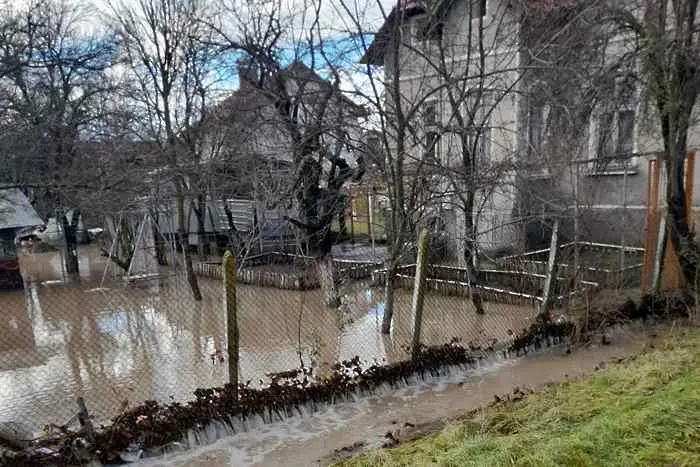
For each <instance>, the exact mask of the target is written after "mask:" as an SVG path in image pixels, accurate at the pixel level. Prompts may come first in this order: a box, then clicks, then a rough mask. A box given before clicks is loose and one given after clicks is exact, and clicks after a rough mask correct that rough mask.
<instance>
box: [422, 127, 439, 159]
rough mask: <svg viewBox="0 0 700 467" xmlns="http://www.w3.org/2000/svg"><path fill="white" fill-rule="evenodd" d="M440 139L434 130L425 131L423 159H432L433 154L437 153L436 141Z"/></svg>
mask: <svg viewBox="0 0 700 467" xmlns="http://www.w3.org/2000/svg"><path fill="white" fill-rule="evenodd" d="M439 140H440V136H439V135H438V133H437V132H436V131H426V132H425V152H424V158H425V159H434V158H435V154H436V153H439V151H438V143H439Z"/></svg>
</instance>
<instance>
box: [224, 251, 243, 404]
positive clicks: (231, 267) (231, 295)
mask: <svg viewBox="0 0 700 467" xmlns="http://www.w3.org/2000/svg"><path fill="white" fill-rule="evenodd" d="M222 269H223V276H224V281H223V282H224V309H225V310H226V339H227V342H228V379H229V383H231V384H232V385H233V388H234V396H235V398H236V399H238V360H239V336H238V309H237V306H236V257H235V256H233V254H232V253H231V252H230V251H227V252H226V253H225V254H224V261H223V267H222Z"/></svg>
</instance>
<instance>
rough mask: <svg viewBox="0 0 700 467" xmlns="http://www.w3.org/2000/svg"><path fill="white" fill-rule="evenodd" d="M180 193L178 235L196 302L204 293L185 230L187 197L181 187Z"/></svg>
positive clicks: (177, 201)
mask: <svg viewBox="0 0 700 467" xmlns="http://www.w3.org/2000/svg"><path fill="white" fill-rule="evenodd" d="M178 191H180V193H178V194H177V195H176V204H177V233H178V238H179V240H180V247H181V248H182V252H183V254H184V257H185V275H186V277H187V282H188V283H189V284H190V289H192V297H193V298H194V299H195V301H200V300H202V292H201V291H200V290H199V283H198V282H197V276H196V275H195V274H194V267H193V266H192V254H191V253H190V249H189V242H188V239H187V232H186V230H185V197H184V195H183V194H182V192H181V188H180V187H178Z"/></svg>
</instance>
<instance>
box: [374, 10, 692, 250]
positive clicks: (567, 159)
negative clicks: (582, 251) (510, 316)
mask: <svg viewBox="0 0 700 467" xmlns="http://www.w3.org/2000/svg"><path fill="white" fill-rule="evenodd" d="M590 3H591V2H585V1H578V0H550V1H543V0H519V1H518V0H432V1H429V0H425V1H419V0H400V1H399V2H398V3H397V5H396V6H395V8H394V9H393V10H392V12H391V13H390V14H389V15H388V16H387V19H386V21H385V23H384V24H383V26H382V28H381V29H380V30H379V31H378V32H377V33H376V35H375V37H374V40H373V42H372V44H371V45H370V47H369V48H368V49H367V51H366V53H365V55H364V57H363V62H364V63H367V64H371V65H377V66H382V67H383V68H384V73H385V82H386V83H387V86H388V88H389V90H388V92H387V94H388V95H394V96H396V95H397V94H400V95H401V101H402V102H401V106H402V110H403V112H402V115H401V117H402V118H406V116H407V115H408V116H410V118H411V119H412V120H411V121H410V122H409V123H408V124H409V125H410V126H411V128H413V129H414V131H413V135H414V137H413V139H411V140H410V141H407V143H408V144H407V147H409V148H410V149H409V150H408V152H409V153H410V155H411V158H412V159H413V161H414V163H417V164H419V165H421V166H422V167H423V170H424V173H428V176H430V177H432V181H433V183H432V186H434V187H437V188H436V189H435V191H436V192H438V195H437V196H435V197H434V201H436V202H433V206H434V208H435V209H438V210H440V211H441V213H442V215H443V216H444V217H445V219H446V220H447V222H446V224H447V225H448V226H451V227H452V229H453V230H452V231H451V232H450V233H451V235H452V237H453V238H454V239H455V240H456V249H457V251H458V252H459V247H460V244H462V243H463V240H464V238H465V236H466V235H467V232H466V231H465V229H463V228H461V227H462V226H464V225H465V222H464V218H465V216H468V215H470V214H471V215H472V216H473V220H474V222H475V223H476V224H477V228H476V231H477V235H476V240H477V243H478V246H479V250H480V251H482V252H497V251H498V250H522V249H536V248H539V247H546V246H548V244H549V237H550V230H549V229H550V226H551V221H552V219H553V217H555V216H556V217H558V218H560V219H562V230H561V234H560V235H561V236H562V237H563V240H564V241H566V240H572V239H574V238H575V237H578V238H579V239H580V240H583V241H594V242H602V243H611V244H621V243H623V244H625V245H629V246H641V245H642V238H643V230H644V216H645V209H646V198H647V183H648V180H649V174H648V170H649V169H648V167H649V160H651V159H654V158H655V157H656V153H657V152H658V151H660V150H661V149H662V139H661V135H660V131H659V128H658V123H657V121H658V119H655V117H654V105H653V102H650V100H649V99H648V98H647V97H645V94H644V91H643V89H644V83H643V76H642V74H641V73H640V64H639V61H638V57H637V55H636V54H635V50H634V47H635V45H636V44H635V40H634V37H633V36H631V35H628V34H626V33H624V32H621V31H618V30H615V29H614V28H613V27H609V26H607V25H605V23H604V22H603V21H602V16H600V15H601V13H600V11H598V10H596V9H595V8H593V7H592V6H591V5H590ZM630 11H631V12H632V14H637V12H636V11H634V10H630ZM392 86H396V87H398V89H399V93H396V92H393V93H392V91H394V90H395V88H392ZM392 105H394V103H393V102H389V103H388V104H387V107H388V108H390V107H391V106H392ZM699 143H700V131H698V127H697V125H694V126H693V128H692V131H691V133H690V140H689V146H690V147H695V146H697V145H698V144H699ZM430 161H434V165H435V166H438V167H439V170H438V173H437V174H436V175H430V173H429V172H430V171H429V170H427V169H426V167H429V166H430V165H431V164H430V163H429V162H430ZM695 167H696V169H695V171H696V172H698V171H700V169H698V165H696V166H695ZM697 175H698V176H700V173H698V174H697ZM695 179H696V180H697V179H698V177H695ZM697 188H698V187H696V189H695V190H694V201H696V202H697V201H699V200H700V193H698V189H697ZM660 191H661V192H662V193H663V187H662V188H661V190H660ZM469 192H471V193H473V195H474V198H475V201H474V202H473V203H472V204H471V205H469V206H468V207H470V209H464V207H465V205H466V203H465V202H464V201H465V200H464V198H465V193H469ZM695 204H696V203H694V205H695ZM458 256H459V257H461V256H462V255H461V254H459V255H458Z"/></svg>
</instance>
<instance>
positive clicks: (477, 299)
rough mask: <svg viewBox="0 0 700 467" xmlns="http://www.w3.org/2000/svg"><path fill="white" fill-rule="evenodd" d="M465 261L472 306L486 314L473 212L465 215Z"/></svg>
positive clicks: (478, 312) (478, 311) (480, 312)
mask: <svg viewBox="0 0 700 467" xmlns="http://www.w3.org/2000/svg"><path fill="white" fill-rule="evenodd" d="M464 232H465V238H464V261H465V268H466V269H467V280H468V282H469V293H470V295H471V299H472V304H473V305H474V309H475V311H476V313H477V314H480V315H482V314H484V303H483V300H482V298H481V293H480V292H479V288H478V285H479V276H478V274H479V271H477V269H476V267H475V263H476V255H477V254H478V253H477V251H476V229H475V226H474V218H473V217H472V213H471V210H469V211H468V212H466V213H465V215H464Z"/></svg>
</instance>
